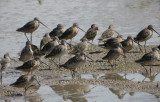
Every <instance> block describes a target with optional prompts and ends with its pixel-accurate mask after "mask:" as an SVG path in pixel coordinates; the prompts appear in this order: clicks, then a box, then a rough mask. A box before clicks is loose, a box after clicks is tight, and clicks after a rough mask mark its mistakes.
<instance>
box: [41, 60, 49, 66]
mask: <svg viewBox="0 0 160 102" xmlns="http://www.w3.org/2000/svg"><path fill="white" fill-rule="evenodd" d="M40 62H41V63H43V64H45V65H46V66H48V67H49V68H50V66H49V65H48V64H46V63H44V62H43V61H41V60H40Z"/></svg>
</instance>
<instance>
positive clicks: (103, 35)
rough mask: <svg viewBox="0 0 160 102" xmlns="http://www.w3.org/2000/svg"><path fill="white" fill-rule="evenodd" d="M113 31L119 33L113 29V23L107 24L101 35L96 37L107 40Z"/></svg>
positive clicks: (111, 36)
mask: <svg viewBox="0 0 160 102" xmlns="http://www.w3.org/2000/svg"><path fill="white" fill-rule="evenodd" d="M115 33H117V34H118V35H119V33H118V32H117V31H115V30H114V27H113V25H112V24H111V25H109V27H108V29H107V30H105V31H104V32H103V33H102V35H101V37H100V38H99V39H98V40H99V41H103V40H107V39H110V38H113V37H114V35H115Z"/></svg>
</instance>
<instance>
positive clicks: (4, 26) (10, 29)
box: [0, 0, 160, 57]
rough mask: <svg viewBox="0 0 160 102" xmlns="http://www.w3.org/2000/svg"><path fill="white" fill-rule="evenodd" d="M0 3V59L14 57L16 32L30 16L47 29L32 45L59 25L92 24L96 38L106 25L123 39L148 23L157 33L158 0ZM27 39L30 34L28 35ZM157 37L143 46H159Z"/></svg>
mask: <svg viewBox="0 0 160 102" xmlns="http://www.w3.org/2000/svg"><path fill="white" fill-rule="evenodd" d="M40 1H41V4H39V2H38V0H34V1H33V0H1V1H0V25H1V27H0V31H1V34H0V42H1V43H0V46H1V50H0V56H2V55H3V54H4V53H6V52H9V53H10V54H11V56H14V57H17V53H18V52H20V51H21V49H22V48H23V47H24V45H25V41H26V38H25V36H24V34H23V33H20V32H16V29H17V28H19V27H22V26H23V25H24V24H25V23H26V22H28V21H30V20H32V19H33V18H34V17H39V19H40V20H41V21H42V22H43V23H45V24H46V25H47V26H48V27H49V28H50V29H47V28H45V27H44V26H42V25H41V26H40V27H39V29H38V30H37V31H35V32H34V33H33V43H34V44H36V45H38V46H39V42H40V40H41V38H42V37H43V35H44V34H45V33H46V32H50V31H51V30H52V29H53V28H55V27H56V25H57V24H59V23H61V24H63V25H64V26H65V28H66V29H67V28H69V27H70V26H71V25H72V24H73V23H74V22H77V23H78V24H79V26H80V27H81V28H83V29H84V30H85V31H86V30H87V29H88V28H89V27H90V26H91V24H93V23H95V24H97V25H98V27H99V29H100V31H99V34H98V35H97V37H96V39H95V41H94V43H95V44H96V43H97V38H98V37H99V36H100V35H101V34H102V32H103V31H104V30H106V29H107V28H108V26H109V25H110V24H113V25H114V26H115V29H116V30H117V31H118V32H119V33H120V34H122V35H123V36H124V38H126V37H127V36H128V35H132V36H136V34H137V33H138V32H139V31H140V30H141V29H143V28H145V27H147V26H148V25H149V24H153V25H154V27H155V29H156V30H157V31H158V32H160V28H159V26H160V23H159V22H160V18H159V16H160V1H159V0H152V1H151V0H140V1H139V0H121V1H119V0H100V1H98V2H97V1H96V0H87V1H86V0H67V1H64V0H40ZM83 35H84V32H82V31H79V33H78V35H77V36H76V37H75V38H74V39H73V41H76V42H77V41H79V39H80V38H81V37H82V36H83ZM28 36H30V35H28ZM159 39H160V38H158V37H157V34H154V35H153V38H151V39H150V40H149V41H147V44H149V45H154V44H159V42H158V40H159Z"/></svg>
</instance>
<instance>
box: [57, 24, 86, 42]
mask: <svg viewBox="0 0 160 102" xmlns="http://www.w3.org/2000/svg"><path fill="white" fill-rule="evenodd" d="M79 29H80V30H82V29H81V28H79V27H78V24H77V23H74V24H73V26H72V27H70V28H68V29H67V30H66V31H65V32H64V33H63V34H62V36H60V37H59V39H60V40H61V39H65V40H68V39H71V41H72V38H73V37H75V36H76V35H77V33H78V31H79ZM82 31H84V30H82Z"/></svg>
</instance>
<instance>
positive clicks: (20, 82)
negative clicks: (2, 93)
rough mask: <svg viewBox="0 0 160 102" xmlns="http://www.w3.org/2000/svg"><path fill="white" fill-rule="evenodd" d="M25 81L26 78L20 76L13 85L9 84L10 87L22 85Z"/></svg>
mask: <svg viewBox="0 0 160 102" xmlns="http://www.w3.org/2000/svg"><path fill="white" fill-rule="evenodd" d="M26 81H27V77H26V76H25V75H22V76H20V77H19V78H18V79H17V80H16V82H15V83H13V84H11V86H12V85H17V84H22V83H25V82H26Z"/></svg>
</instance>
